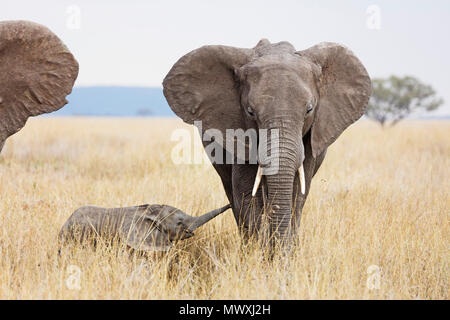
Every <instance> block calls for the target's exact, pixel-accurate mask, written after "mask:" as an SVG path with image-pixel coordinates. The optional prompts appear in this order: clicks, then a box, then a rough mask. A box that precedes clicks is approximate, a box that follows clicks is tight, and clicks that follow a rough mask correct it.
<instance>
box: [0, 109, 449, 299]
mask: <svg viewBox="0 0 450 320" xmlns="http://www.w3.org/2000/svg"><path fill="white" fill-rule="evenodd" d="M180 127H183V128H188V130H190V131H192V129H190V128H189V127H188V126H185V125H184V124H182V122H181V121H180V120H177V119H122V118H121V119H119V118H109V119H106V118H37V119H30V120H29V121H28V124H27V126H26V127H25V128H24V129H23V130H22V131H20V132H19V133H18V134H16V135H14V136H12V137H11V138H10V139H9V140H8V141H7V143H6V145H5V148H4V150H3V152H2V155H0V299H80V298H81V299H130V298H133V299H372V298H376V299H415V298H419V299H449V288H448V280H449V243H450V239H449V238H450V229H449V215H450V195H449V190H450V170H449V168H450V122H447V121H435V122H433V121H423V122H419V121H404V122H402V123H400V124H398V125H397V126H395V127H393V128H388V129H384V130H382V129H381V128H380V127H379V126H377V125H376V124H374V123H372V122H368V121H360V122H358V123H357V124H355V125H353V126H352V127H350V128H349V129H348V130H347V131H346V132H344V134H343V135H342V136H341V137H340V138H339V139H338V141H337V142H336V143H334V144H333V145H332V146H331V147H330V148H329V149H328V154H327V157H326V158H325V161H324V163H323V165H322V167H321V168H320V170H319V171H318V173H317V175H316V177H315V178H314V180H313V184H312V189H311V192H310V195H309V197H308V200H307V202H306V205H305V208H304V211H303V212H304V213H303V218H302V226H301V232H300V236H299V241H298V244H297V245H296V248H295V250H294V252H293V254H292V256H291V257H290V258H289V259H287V258H286V257H276V258H275V259H274V261H272V262H270V261H268V260H266V259H265V258H264V252H263V250H262V249H260V247H258V245H255V244H254V243H250V244H249V248H247V247H242V246H241V241H240V239H239V236H238V232H237V228H236V225H235V222H234V218H233V216H232V213H231V211H228V212H227V213H225V214H223V215H221V216H219V217H218V218H216V219H214V220H213V221H212V222H210V223H208V224H207V225H205V226H204V227H202V228H201V229H199V231H197V233H196V235H195V237H193V238H191V239H189V240H186V241H184V242H180V243H179V244H177V245H176V246H175V247H174V248H173V249H171V250H170V251H169V252H168V253H167V254H165V255H161V254H154V255H150V256H149V257H142V256H139V255H137V254H129V253H128V251H127V250H126V249H125V248H124V247H123V246H120V245H117V246H114V247H106V246H102V245H101V244H100V245H99V246H98V247H97V249H96V250H95V249H82V248H79V247H65V248H63V250H62V252H61V255H60V256H59V255H58V248H59V244H58V242H57V235H58V232H59V229H60V227H61V225H62V224H63V223H64V221H65V220H66V219H67V218H68V217H69V215H70V214H71V213H72V212H73V211H74V210H75V209H76V208H78V207H80V206H82V205H86V204H94V205H98V206H104V207H117V206H129V205H137V204H144V203H160V204H170V205H172V206H175V207H178V208H180V209H182V210H184V211H185V212H187V213H190V214H192V215H200V214H202V213H204V212H206V211H208V210H211V209H214V208H217V207H219V206H222V205H224V204H226V203H227V200H226V197H225V193H224V192H223V189H222V186H221V183H220V180H219V177H218V175H217V174H216V173H215V171H214V170H213V169H212V167H211V165H209V164H205V165H198V164H191V165H187V164H186V165H176V164H174V163H173V162H172V160H171V152H172V149H173V147H174V146H175V145H176V144H177V142H176V141H171V140H170V136H171V133H172V132H173V130H174V129H175V128H180ZM197 136H198V134H196V135H195V138H196V139H199V138H198V137H197ZM78 271H80V273H78ZM78 280H79V281H78ZM378 280H379V281H378Z"/></svg>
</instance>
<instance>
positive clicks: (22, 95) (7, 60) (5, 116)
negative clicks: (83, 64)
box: [0, 21, 78, 152]
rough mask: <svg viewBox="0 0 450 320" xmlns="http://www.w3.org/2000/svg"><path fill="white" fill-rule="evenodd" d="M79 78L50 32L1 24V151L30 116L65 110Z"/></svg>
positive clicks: (25, 25)
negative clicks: (64, 107) (68, 96)
mask: <svg viewBox="0 0 450 320" xmlns="http://www.w3.org/2000/svg"><path fill="white" fill-rule="evenodd" d="M77 75H78V63H77V61H76V60H75V58H74V57H73V55H72V54H71V53H70V51H69V49H67V47H66V46H65V45H64V44H63V43H62V42H61V40H60V39H59V38H58V37H57V36H56V35H55V34H53V33H52V32H51V31H50V30H49V29H47V28H46V27H44V26H42V25H40V24H37V23H33V22H29V21H2V22H0V152H1V149H2V147H3V145H4V143H5V140H6V139H7V138H8V137H9V136H11V135H12V134H14V133H16V132H17V131H19V130H20V129H22V127H23V126H24V125H25V123H26V121H27V119H28V117H30V116H37V115H40V114H43V113H47V112H52V111H56V110H58V109H60V108H61V107H63V106H64V105H65V104H66V103H67V101H66V99H65V98H66V96H67V95H68V94H70V92H72V87H73V84H74V82H75V79H76V78H77Z"/></svg>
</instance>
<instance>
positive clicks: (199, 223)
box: [189, 204, 231, 232]
mask: <svg viewBox="0 0 450 320" xmlns="http://www.w3.org/2000/svg"><path fill="white" fill-rule="evenodd" d="M230 208H231V205H229V204H227V205H226V206H225V207H222V208H219V209H215V210H213V211H210V212H208V213H205V214H204V215H202V216H200V217H196V218H194V222H193V223H192V224H191V225H190V226H189V231H190V232H194V231H195V229H197V228H198V227H200V226H202V225H204V224H205V223H207V222H208V221H209V220H211V219H213V218H215V217H216V216H218V215H219V214H221V213H223V212H225V211H227V210H228V209H230Z"/></svg>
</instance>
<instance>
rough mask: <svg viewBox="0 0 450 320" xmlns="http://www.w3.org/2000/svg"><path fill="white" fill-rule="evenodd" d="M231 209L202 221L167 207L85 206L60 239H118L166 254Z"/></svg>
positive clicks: (68, 223) (66, 226)
mask: <svg viewBox="0 0 450 320" xmlns="http://www.w3.org/2000/svg"><path fill="white" fill-rule="evenodd" d="M229 208H231V206H230V205H229V204H228V205H226V206H225V207H222V208H220V209H216V210H213V211H211V212H208V213H206V214H204V215H202V216H200V217H191V216H190V215H187V214H186V213H184V212H183V211H181V210H179V209H177V208H174V207H171V206H167V205H149V204H144V205H140V206H135V207H126V208H100V207H95V206H85V207H81V208H79V209H77V210H75V212H74V213H72V215H71V216H70V218H69V219H68V220H67V221H66V223H65V224H64V225H63V227H62V229H61V231H60V233H59V239H60V240H61V241H63V242H64V241H66V240H75V241H79V242H85V241H86V240H94V241H95V240H96V238H97V237H101V238H103V239H105V240H113V239H114V238H116V237H117V238H118V239H119V240H121V241H124V242H125V243H126V244H127V245H128V246H129V247H131V248H133V249H137V250H141V251H166V250H168V249H169V248H170V247H171V246H172V244H173V242H174V241H177V240H183V239H187V238H190V237H192V236H193V235H194V231H195V229H197V228H198V227H200V226H202V225H203V224H205V223H206V222H208V221H209V220H211V219H213V218H214V217H216V216H217V215H219V214H221V213H223V212H224V211H226V210H228V209H229Z"/></svg>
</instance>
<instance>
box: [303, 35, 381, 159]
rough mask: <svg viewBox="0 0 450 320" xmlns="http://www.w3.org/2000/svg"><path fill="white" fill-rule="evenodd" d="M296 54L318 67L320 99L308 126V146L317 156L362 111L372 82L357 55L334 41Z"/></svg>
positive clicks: (370, 90) (366, 102)
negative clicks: (311, 123) (313, 117)
mask: <svg viewBox="0 0 450 320" xmlns="http://www.w3.org/2000/svg"><path fill="white" fill-rule="evenodd" d="M297 54H299V55H300V56H303V57H307V58H308V59H310V60H311V61H312V62H313V63H315V64H316V65H318V66H319V67H320V69H321V74H320V77H319V79H318V89H319V103H318V106H317V108H318V109H317V111H316V114H315V119H314V122H313V125H312V129H311V146H312V151H313V156H314V158H316V157H317V156H318V155H320V154H321V153H322V152H323V151H324V150H325V149H326V148H327V147H328V146H329V145H330V144H331V143H333V142H334V141H335V140H336V139H337V138H338V137H339V135H340V134H341V133H342V132H343V131H344V130H345V129H346V128H347V127H348V126H349V125H351V124H352V123H353V122H355V121H356V120H358V119H359V118H360V117H361V116H362V115H363V114H364V112H365V110H366V107H367V104H368V102H369V98H370V95H371V92H372V83H371V80H370V77H369V75H368V73H367V71H366V69H365V68H364V66H363V65H362V63H361V62H360V61H359V59H358V58H357V57H356V56H355V55H354V54H353V53H352V52H351V51H350V50H349V49H347V48H346V47H344V46H342V45H339V44H337V43H330V42H324V43H320V44H318V45H315V46H313V47H311V48H309V49H307V50H303V51H299V52H297Z"/></svg>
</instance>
